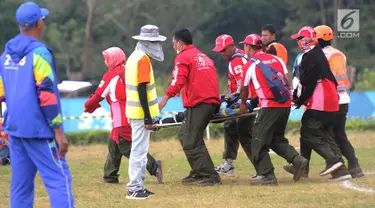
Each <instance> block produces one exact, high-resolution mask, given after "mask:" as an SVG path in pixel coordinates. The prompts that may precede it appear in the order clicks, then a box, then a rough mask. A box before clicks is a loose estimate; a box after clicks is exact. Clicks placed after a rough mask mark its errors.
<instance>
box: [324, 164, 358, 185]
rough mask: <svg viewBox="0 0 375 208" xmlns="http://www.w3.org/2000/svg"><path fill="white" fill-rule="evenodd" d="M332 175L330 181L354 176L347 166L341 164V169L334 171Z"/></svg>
mask: <svg viewBox="0 0 375 208" xmlns="http://www.w3.org/2000/svg"><path fill="white" fill-rule="evenodd" d="M331 176H332V177H330V178H328V181H330V182H337V181H345V180H349V179H351V178H352V176H351V175H350V174H349V171H348V169H347V168H346V167H345V166H341V167H340V168H339V169H337V170H336V171H334V172H332V173H331Z"/></svg>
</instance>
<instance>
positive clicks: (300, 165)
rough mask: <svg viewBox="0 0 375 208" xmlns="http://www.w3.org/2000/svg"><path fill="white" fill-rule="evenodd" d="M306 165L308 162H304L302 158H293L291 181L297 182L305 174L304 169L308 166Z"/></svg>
mask: <svg viewBox="0 0 375 208" xmlns="http://www.w3.org/2000/svg"><path fill="white" fill-rule="evenodd" d="M308 163H309V162H308V160H306V159H305V158H304V157H302V156H299V155H297V156H295V157H294V158H293V169H294V173H293V180H294V181H295V182H297V181H298V180H299V179H300V178H301V177H302V174H303V173H304V172H305V167H306V166H307V165H308Z"/></svg>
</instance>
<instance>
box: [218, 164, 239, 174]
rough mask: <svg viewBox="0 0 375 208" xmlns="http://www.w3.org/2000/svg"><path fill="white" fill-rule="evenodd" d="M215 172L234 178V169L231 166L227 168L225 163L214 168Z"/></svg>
mask: <svg viewBox="0 0 375 208" xmlns="http://www.w3.org/2000/svg"><path fill="white" fill-rule="evenodd" d="M215 171H216V172H217V173H218V174H220V175H225V176H229V177H233V176H235V173H234V167H233V166H229V167H228V166H227V165H226V164H225V163H224V164H221V165H219V166H216V167H215Z"/></svg>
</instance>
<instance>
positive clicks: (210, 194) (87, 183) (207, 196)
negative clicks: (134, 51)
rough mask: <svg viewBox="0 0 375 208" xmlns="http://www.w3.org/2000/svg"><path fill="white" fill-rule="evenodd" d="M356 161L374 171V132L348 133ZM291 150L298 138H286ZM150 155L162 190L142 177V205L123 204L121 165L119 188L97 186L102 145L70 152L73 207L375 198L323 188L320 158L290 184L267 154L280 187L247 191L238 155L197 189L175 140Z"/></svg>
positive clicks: (219, 145) (0, 201) (3, 175)
mask: <svg viewBox="0 0 375 208" xmlns="http://www.w3.org/2000/svg"><path fill="white" fill-rule="evenodd" d="M348 135H349V137H350V139H351V141H352V143H353V145H354V146H355V148H356V153H357V156H358V158H359V160H360V163H361V165H362V168H363V169H364V171H365V172H374V171H375V162H374V160H373V158H374V157H375V134H374V133H373V132H349V134H348ZM289 139H290V142H291V144H292V145H294V146H299V145H298V136H289ZM206 144H207V146H208V149H209V151H210V153H211V156H212V157H213V160H214V162H215V164H219V163H221V162H222V159H221V152H222V150H223V140H222V139H218V140H211V141H207V142H206ZM150 152H151V154H152V155H154V156H155V157H156V158H157V159H161V160H163V161H164V181H165V182H164V184H157V183H156V179H155V178H153V177H151V176H147V178H146V187H147V188H148V189H149V190H151V191H153V192H155V193H156V196H155V197H152V198H150V199H147V200H142V201H139V200H127V199H125V194H126V192H127V191H126V189H125V184H126V182H127V179H128V177H127V166H128V161H127V159H126V158H124V159H123V162H122V166H121V171H120V174H121V175H120V184H119V185H111V184H101V183H99V182H98V179H99V178H100V177H101V176H102V174H103V165H104V162H105V158H106V154H107V147H106V146H105V145H92V146H85V147H82V146H72V147H71V148H70V152H69V154H68V162H69V165H70V168H71V172H72V176H73V192H74V196H75V204H76V207H82V208H95V207H101V208H104V207H173V208H175V207H181V208H182V207H277V208H283V207H288V208H294V207H296V208H299V207H309V208H310V207H311V208H312V207H319V208H321V207H353V208H354V207H355V208H359V207H368V208H370V207H375V193H365V192H359V191H354V190H349V189H346V188H344V187H343V186H342V182H339V183H331V182H328V180H327V179H328V177H320V176H319V175H318V173H319V172H320V171H321V170H322V169H323V168H324V166H325V165H324V161H323V159H322V158H320V157H319V156H317V155H316V154H314V156H313V159H312V163H311V173H310V178H309V179H302V180H301V181H299V182H297V183H295V182H293V180H292V176H291V175H289V174H287V173H285V172H284V170H283V169H282V166H283V165H285V164H286V162H285V161H284V160H283V159H282V158H280V157H279V156H277V155H275V154H272V160H273V162H274V165H275V168H276V176H277V177H278V181H279V186H272V187H253V186H250V185H249V178H250V174H253V173H254V168H253V167H252V165H251V164H250V162H249V161H248V160H247V159H246V157H245V154H244V153H243V152H242V150H240V153H239V158H238V159H237V160H236V161H235V167H236V176H235V177H222V180H223V185H221V186H216V187H203V188H201V187H196V186H194V185H189V186H184V185H181V183H180V180H181V178H183V177H185V176H186V175H187V174H188V172H189V165H188V163H187V161H186V159H185V155H184V153H183V151H182V150H181V147H180V145H179V143H178V141H177V140H169V141H160V142H154V143H151V145H150ZM10 173H11V169H10V167H9V166H6V167H4V166H0V190H1V191H0V207H9V182H10ZM351 184H353V185H355V186H357V187H360V188H365V189H371V188H372V189H375V175H367V176H365V177H363V178H360V179H356V180H352V181H351ZM35 188H36V191H35V207H37V208H39V207H49V199H48V195H47V193H46V191H45V190H44V185H43V183H42V182H41V180H40V178H39V177H37V179H36V186H35Z"/></svg>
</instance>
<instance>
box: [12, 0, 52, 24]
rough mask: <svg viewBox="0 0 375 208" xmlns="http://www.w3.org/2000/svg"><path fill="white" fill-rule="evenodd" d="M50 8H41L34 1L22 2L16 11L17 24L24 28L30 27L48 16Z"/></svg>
mask: <svg viewBox="0 0 375 208" xmlns="http://www.w3.org/2000/svg"><path fill="white" fill-rule="evenodd" d="M48 14H49V11H48V9H45V8H40V7H39V6H38V5H37V4H36V3H34V2H31V1H30V2H26V3H23V4H21V6H19V7H18V9H17V11H16V20H17V24H18V25H19V26H20V27H23V28H29V27H31V26H33V25H35V24H36V23H37V22H38V21H39V20H40V19H42V18H45V17H47V16H48Z"/></svg>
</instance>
